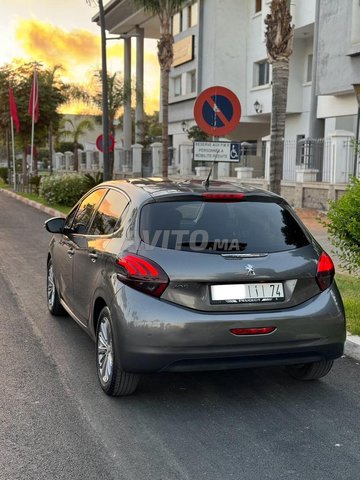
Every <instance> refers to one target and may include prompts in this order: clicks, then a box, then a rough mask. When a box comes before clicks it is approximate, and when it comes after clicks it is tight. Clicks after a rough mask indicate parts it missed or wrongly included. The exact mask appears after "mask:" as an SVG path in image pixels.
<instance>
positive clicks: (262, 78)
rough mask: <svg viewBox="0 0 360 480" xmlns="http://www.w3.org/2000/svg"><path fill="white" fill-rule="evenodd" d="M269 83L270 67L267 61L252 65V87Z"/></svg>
mask: <svg viewBox="0 0 360 480" xmlns="http://www.w3.org/2000/svg"><path fill="white" fill-rule="evenodd" d="M268 83H270V65H269V64H268V62H267V60H263V61H261V62H256V63H255V64H254V87H260V86H261V85H267V84H268Z"/></svg>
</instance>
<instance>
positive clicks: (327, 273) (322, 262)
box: [316, 252, 335, 291]
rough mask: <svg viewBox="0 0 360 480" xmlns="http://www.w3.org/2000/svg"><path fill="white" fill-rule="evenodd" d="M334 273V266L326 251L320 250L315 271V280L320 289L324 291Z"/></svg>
mask: <svg viewBox="0 0 360 480" xmlns="http://www.w3.org/2000/svg"><path fill="white" fill-rule="evenodd" d="M334 275H335V268H334V264H333V261H332V260H331V258H330V257H329V255H328V254H327V253H325V252H322V254H321V255H320V258H319V261H318V266H317V272H316V282H317V284H318V285H319V288H320V290H321V291H324V290H326V289H327V288H329V287H330V285H331V284H332V281H333V279H334Z"/></svg>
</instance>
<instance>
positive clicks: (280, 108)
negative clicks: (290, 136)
mask: <svg viewBox="0 0 360 480" xmlns="http://www.w3.org/2000/svg"><path fill="white" fill-rule="evenodd" d="M288 81H289V62H288V61H287V60H281V61H274V63H273V64H272V113H271V129H270V135H271V141H270V190H271V191H272V192H274V193H276V194H278V195H280V190H281V179H282V174H283V157H284V137H285V118H286V101H287V88H288Z"/></svg>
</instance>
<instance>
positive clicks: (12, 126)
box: [10, 116, 16, 191]
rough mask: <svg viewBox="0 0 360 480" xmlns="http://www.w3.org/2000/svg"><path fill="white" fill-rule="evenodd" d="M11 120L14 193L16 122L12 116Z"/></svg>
mask: <svg viewBox="0 0 360 480" xmlns="http://www.w3.org/2000/svg"><path fill="white" fill-rule="evenodd" d="M10 120H11V143H12V156H13V171H14V191H16V161H15V140H14V120H13V118H12V117H11V116H10Z"/></svg>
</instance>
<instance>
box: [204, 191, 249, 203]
mask: <svg viewBox="0 0 360 480" xmlns="http://www.w3.org/2000/svg"><path fill="white" fill-rule="evenodd" d="M202 197H203V199H204V200H206V201H208V202H239V201H240V200H243V199H244V197H245V195H244V194H243V193H211V192H205V193H203V194H202Z"/></svg>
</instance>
